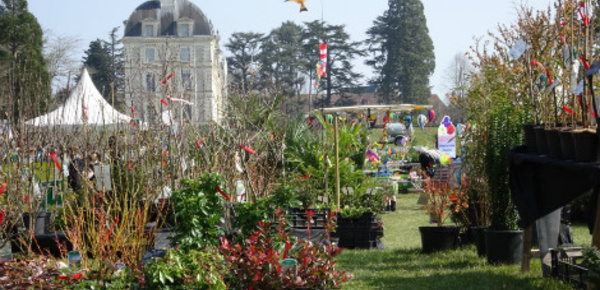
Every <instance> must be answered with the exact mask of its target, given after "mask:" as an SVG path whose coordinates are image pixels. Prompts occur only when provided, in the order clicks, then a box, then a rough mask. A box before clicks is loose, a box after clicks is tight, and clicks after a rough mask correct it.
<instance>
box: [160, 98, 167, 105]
mask: <svg viewBox="0 0 600 290" xmlns="http://www.w3.org/2000/svg"><path fill="white" fill-rule="evenodd" d="M160 102H161V103H163V104H164V105H165V106H168V105H169V104H168V103H167V101H165V100H163V99H160Z"/></svg>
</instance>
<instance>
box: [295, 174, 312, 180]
mask: <svg viewBox="0 0 600 290" xmlns="http://www.w3.org/2000/svg"><path fill="white" fill-rule="evenodd" d="M308 178H310V174H308V175H304V176H300V177H298V180H304V179H308Z"/></svg>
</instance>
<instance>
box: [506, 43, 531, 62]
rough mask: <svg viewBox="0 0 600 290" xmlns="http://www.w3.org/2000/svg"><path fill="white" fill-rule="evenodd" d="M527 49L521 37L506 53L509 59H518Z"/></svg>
mask: <svg viewBox="0 0 600 290" xmlns="http://www.w3.org/2000/svg"><path fill="white" fill-rule="evenodd" d="M525 50H527V43H526V42H525V41H523V40H522V39H519V40H517V43H515V45H514V46H513V47H512V48H511V49H510V51H509V52H508V55H509V56H510V58H511V59H518V58H519V57H521V55H523V53H524V52H525Z"/></svg>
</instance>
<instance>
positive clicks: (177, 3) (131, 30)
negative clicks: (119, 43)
mask: <svg viewBox="0 0 600 290" xmlns="http://www.w3.org/2000/svg"><path fill="white" fill-rule="evenodd" d="M182 18H183V19H189V20H192V21H193V22H194V27H193V35H212V34H213V33H212V24H211V23H210V21H209V20H208V18H206V16H205V15H204V13H202V10H200V8H198V6H196V5H194V4H193V3H191V2H190V1H188V0H162V1H159V0H151V1H146V2H144V3H143V4H142V5H140V6H138V7H137V8H136V9H135V10H134V11H133V13H131V16H129V19H128V20H127V23H126V25H125V37H141V36H142V21H144V20H154V21H157V22H158V24H159V26H158V36H167V35H170V36H176V35H177V20H179V19H182Z"/></svg>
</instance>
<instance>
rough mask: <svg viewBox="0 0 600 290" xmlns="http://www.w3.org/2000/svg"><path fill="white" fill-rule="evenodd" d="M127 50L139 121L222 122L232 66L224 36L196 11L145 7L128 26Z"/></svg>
mask: <svg viewBox="0 0 600 290" xmlns="http://www.w3.org/2000/svg"><path fill="white" fill-rule="evenodd" d="M123 45H124V54H125V87H126V89H125V93H126V102H127V104H128V105H129V106H131V107H134V108H135V113H136V117H138V118H139V119H141V120H142V121H144V122H148V123H149V124H159V123H160V120H161V118H160V117H161V116H165V115H166V114H165V113H166V111H167V110H169V111H171V113H170V116H171V117H172V118H173V119H175V120H173V121H177V122H191V123H193V124H204V123H207V122H211V121H214V122H220V121H221V119H222V117H223V111H224V106H225V98H226V93H227V92H226V86H227V63H226V60H225V57H224V56H223V53H222V52H221V50H220V49H219V37H218V35H216V33H215V32H214V29H213V27H212V24H211V23H210V22H209V21H208V19H207V18H206V17H205V16H204V14H203V13H202V11H201V10H200V9H199V8H198V7H197V6H196V5H194V4H193V3H191V2H189V1H188V0H161V1H147V2H145V3H143V4H142V5H140V6H138V8H136V10H135V11H134V12H133V13H132V14H131V16H130V17H129V19H128V20H127V22H126V26H125V35H124V38H123ZM161 99H162V100H164V101H165V102H166V103H167V104H168V106H167V105H165V104H163V103H162V102H161ZM163 119H164V118H163Z"/></svg>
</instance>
